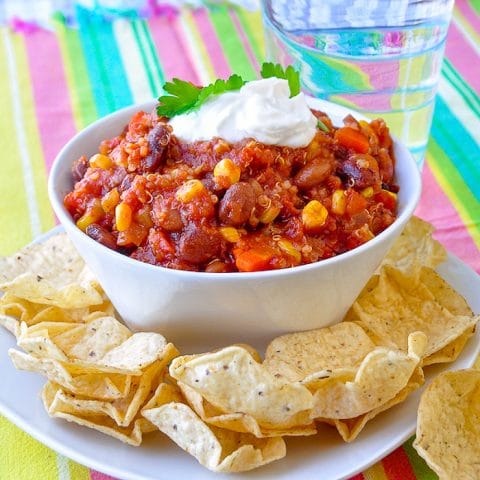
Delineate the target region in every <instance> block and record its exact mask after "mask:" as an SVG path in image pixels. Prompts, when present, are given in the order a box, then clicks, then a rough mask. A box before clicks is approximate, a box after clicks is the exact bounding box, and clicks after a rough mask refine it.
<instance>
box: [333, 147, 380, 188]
mask: <svg viewBox="0 0 480 480" xmlns="http://www.w3.org/2000/svg"><path fill="white" fill-rule="evenodd" d="M341 170H342V172H343V173H344V175H346V176H347V177H348V179H349V180H350V183H351V184H352V185H355V186H356V187H358V188H366V187H369V186H372V185H376V184H378V183H380V172H379V168H378V163H377V161H376V160H375V158H374V157H372V156H371V155H368V154H366V153H365V154H364V153H358V154H355V155H351V156H350V157H348V158H347V159H346V160H345V161H344V162H343V163H342V165H341Z"/></svg>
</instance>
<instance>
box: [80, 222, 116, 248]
mask: <svg viewBox="0 0 480 480" xmlns="http://www.w3.org/2000/svg"><path fill="white" fill-rule="evenodd" d="M85 233H86V234H87V235H88V236H89V237H90V238H93V239H94V240H95V241H97V242H99V243H101V244H102V245H105V247H108V248H111V249H112V250H117V239H116V238H115V236H114V235H113V234H112V233H111V232H109V231H108V230H106V229H105V228H103V227H101V226H100V225H98V224H97V223H92V224H90V225H89V226H88V227H87V228H86V230H85Z"/></svg>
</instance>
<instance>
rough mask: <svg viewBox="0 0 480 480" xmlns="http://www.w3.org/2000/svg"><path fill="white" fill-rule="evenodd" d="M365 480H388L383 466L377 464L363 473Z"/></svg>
mask: <svg viewBox="0 0 480 480" xmlns="http://www.w3.org/2000/svg"><path fill="white" fill-rule="evenodd" d="M363 476H364V477H365V480H388V477H387V475H386V474H385V470H384V468H383V465H382V464H381V463H380V462H378V463H376V464H375V465H373V466H371V467H370V468H369V469H367V470H365V471H364V472H363Z"/></svg>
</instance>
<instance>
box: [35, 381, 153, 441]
mask: <svg viewBox="0 0 480 480" xmlns="http://www.w3.org/2000/svg"><path fill="white" fill-rule="evenodd" d="M64 396H65V393H64V392H63V391H62V389H61V388H60V387H59V386H58V385H56V384H55V383H52V382H47V383H46V384H45V386H44V388H43V390H42V400H43V404H44V406H45V410H46V411H47V412H48V414H49V415H50V416H51V417H54V418H62V419H64V420H67V421H69V422H73V423H76V424H77V425H81V426H83V427H88V428H92V429H94V430H98V431H99V432H102V433H104V434H106V435H110V436H111V437H114V438H116V439H117V440H120V441H122V442H124V443H127V444H129V445H133V446H134V447H138V446H139V445H140V444H141V443H142V438H143V434H144V433H149V432H152V431H154V428H153V426H152V425H151V423H150V422H148V421H147V420H146V419H145V418H143V417H138V418H136V419H135V420H134V421H132V422H131V424H130V425H129V426H127V427H120V426H118V425H117V424H116V422H115V421H114V420H112V419H111V418H110V417H108V416H106V415H85V416H82V415H79V414H75V415H74V414H71V413H66V412H63V411H61V409H60V407H61V406H62V405H63V404H62V401H63V397H64Z"/></svg>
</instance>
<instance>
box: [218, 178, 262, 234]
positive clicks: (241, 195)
mask: <svg viewBox="0 0 480 480" xmlns="http://www.w3.org/2000/svg"><path fill="white" fill-rule="evenodd" d="M255 198H256V197H255V190H254V189H253V187H252V186H251V185H250V184H249V183H246V182H238V183H234V184H233V185H232V186H231V187H229V188H228V189H227V191H226V192H225V195H224V196H223V198H222V199H221V200H220V205H219V207H218V217H219V218H220V220H221V222H222V223H224V224H225V225H232V226H234V227H239V226H240V225H243V224H244V223H245V222H247V221H248V219H249V218H250V214H251V213H252V210H253V209H254V207H255Z"/></svg>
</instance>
